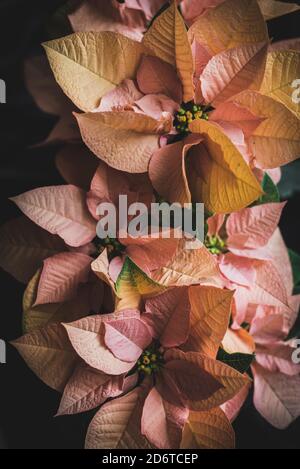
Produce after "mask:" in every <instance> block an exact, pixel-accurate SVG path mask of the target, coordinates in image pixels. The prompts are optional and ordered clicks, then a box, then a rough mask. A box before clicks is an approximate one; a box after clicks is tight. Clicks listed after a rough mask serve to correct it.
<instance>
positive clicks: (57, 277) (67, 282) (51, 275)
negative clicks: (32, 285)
mask: <svg viewBox="0 0 300 469" xmlns="http://www.w3.org/2000/svg"><path fill="white" fill-rule="evenodd" d="M92 260H93V259H92V258H91V257H89V256H86V255H85V254H80V253H75V252H74V253H71V252H63V253H60V254H56V255H55V256H52V257H49V258H48V259H46V260H45V261H44V267H43V270H42V274H41V278H40V282H39V286H38V291H37V297H36V301H35V305H38V304H45V303H60V302H64V301H68V300H71V299H72V298H73V297H74V296H75V295H76V293H77V290H78V287H79V285H80V284H81V283H86V282H87V281H88V277H89V273H90V271H91V262H92Z"/></svg>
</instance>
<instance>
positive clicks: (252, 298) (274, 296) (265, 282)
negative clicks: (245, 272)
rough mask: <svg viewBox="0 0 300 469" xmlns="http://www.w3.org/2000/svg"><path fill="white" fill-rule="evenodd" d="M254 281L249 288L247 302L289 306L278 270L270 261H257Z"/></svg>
mask: <svg viewBox="0 0 300 469" xmlns="http://www.w3.org/2000/svg"><path fill="white" fill-rule="evenodd" d="M255 268H256V283H255V286H254V287H252V288H251V289H250V290H249V302H250V303H254V304H263V305H269V306H280V307H282V306H283V307H289V305H288V295H287V291H286V288H285V285H284V282H283V280H282V278H281V275H280V274H279V273H278V270H277V269H276V267H275V266H274V264H273V262H271V261H257V263H256V267H255Z"/></svg>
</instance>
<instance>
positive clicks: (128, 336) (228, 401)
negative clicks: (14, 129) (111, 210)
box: [0, 0, 300, 449]
mask: <svg viewBox="0 0 300 469" xmlns="http://www.w3.org/2000/svg"><path fill="white" fill-rule="evenodd" d="M164 3H165V2H164V1H160V0H157V1H153V0H151V1H148V0H139V1H137V0H126V1H125V3H122V4H119V3H118V2H117V1H115V0H112V1H110V2H98V1H97V0H95V1H89V2H81V4H80V5H79V6H77V9H76V10H74V11H73V12H72V13H70V15H69V19H70V22H71V24H72V27H73V29H74V31H75V32H74V34H72V35H70V36H67V37H65V38H62V39H57V40H54V41H50V42H47V43H45V44H44V47H45V50H46V53H47V56H48V59H49V62H50V65H51V67H52V70H53V73H54V76H55V78H56V81H57V82H58V84H59V85H60V87H61V88H62V90H63V91H64V93H65V94H66V95H67V96H68V98H69V99H70V100H72V101H73V103H74V105H73V104H71V102H70V101H68V100H67V99H65V98H64V97H62V96H61V95H59V97H60V99H59V100H58V101H55V99H54V100H51V101H53V102H55V104H56V108H55V109H53V108H52V107H51V103H50V101H48V100H47V99H45V93H44V91H43V88H41V87H40V88H39V91H38V92H37V90H36V88H34V87H32V90H31V91H32V93H33V94H34V95H35V96H36V97H37V99H38V102H39V105H40V106H41V107H42V108H43V109H44V110H45V111H46V112H51V113H53V114H58V115H60V116H61V119H60V121H59V123H58V126H57V127H56V129H55V131H54V132H53V133H52V135H51V136H50V140H57V139H58V140H62V141H64V142H66V143H67V145H66V146H65V147H64V148H63V149H62V150H61V152H60V153H59V155H58V157H57V166H58V168H59V170H60V172H61V174H62V175H63V177H64V178H65V180H66V182H67V183H68V185H64V186H50V187H46V188H39V189H35V190H33V191H29V192H27V193H25V194H23V195H18V196H16V197H13V198H12V200H13V201H14V202H15V203H16V204H17V206H18V207H19V208H20V209H21V210H22V212H23V213H24V214H25V215H26V217H27V218H21V219H19V220H16V221H12V222H9V223H8V224H7V225H6V226H4V227H3V228H2V229H1V233H0V238H1V265H2V267H3V268H4V269H6V270H7V271H8V272H10V273H12V274H13V275H14V276H15V277H16V278H17V279H18V280H20V281H23V282H25V283H27V282H28V281H29V280H30V281H29V283H28V285H27V288H26V290H25V294H24V302H23V309H24V317H23V329H24V335H23V336H22V337H20V338H19V339H17V340H16V341H14V345H15V347H16V348H17V349H18V350H19V352H20V354H21V355H22V356H23V358H24V360H25V361H26V362H27V363H28V365H29V366H30V367H31V368H32V370H33V371H34V372H35V373H36V374H37V376H39V378H40V379H41V380H43V381H44V382H45V383H46V384H47V385H49V386H50V387H52V388H54V389H56V390H58V391H61V392H62V399H61V402H60V406H59V409H58V413H57V414H58V415H65V414H74V413H80V412H85V411H88V410H91V409H95V408H99V410H98V411H97V413H96V414H95V416H94V418H93V420H92V421H91V423H90V426H89V429H88V433H87V437H86V447H87V448H109V449H111V448H123V449H124V448H139V449H140V448H150V447H157V448H165V449H167V448H180V447H181V448H232V447H234V433H233V430H232V427H231V424H230V422H231V421H232V420H234V419H235V418H236V417H237V415H238V413H239V410H240V409H241V407H242V405H243V403H244V401H245V399H246V398H247V396H248V393H249V389H250V388H251V385H252V381H251V379H250V378H249V375H248V373H247V372H248V370H249V367H250V365H251V369H252V375H253V381H254V404H255V406H256V408H257V410H258V411H259V412H260V413H261V414H262V415H263V417H265V418H266V419H267V420H268V421H269V422H270V423H271V424H272V425H274V426H275V427H277V428H285V427H286V426H288V425H289V424H290V423H291V422H292V421H293V420H294V419H295V418H297V417H298V416H299V415H300V395H299V371H300V370H299V365H296V364H294V363H293V362H292V360H291V356H292V352H293V350H294V349H293V343H292V341H290V340H289V339H290V338H289V334H290V331H291V329H292V327H293V325H294V323H295V321H296V318H297V313H298V309H299V297H298V295H293V287H294V282H293V272H292V266H291V263H290V259H289V255H288V251H287V249H286V246H285V244H284V241H283V239H282V237H281V234H280V232H279V229H278V223H279V219H280V216H281V213H282V210H283V209H284V205H285V204H284V203H280V201H279V198H278V192H277V191H276V187H275V184H276V183H277V182H278V180H279V179H280V170H279V169H278V168H279V167H280V166H282V165H284V164H287V163H289V162H291V161H293V160H294V159H296V158H297V157H298V156H299V150H300V128H299V105H298V104H297V103H295V102H293V100H292V93H293V91H294V88H293V81H294V80H295V79H296V78H298V75H297V74H298V71H299V44H298V42H297V41H295V42H293V43H290V42H289V43H285V42H284V43H282V44H278V45H276V44H273V45H270V41H269V38H268V33H267V27H266V23H265V20H264V18H265V19H270V18H272V17H276V16H278V15H280V14H285V13H288V12H290V11H294V10H296V9H297V8H296V6H295V5H291V4H286V3H285V4H282V2H277V1H273V0H266V1H262V0H261V1H257V0H247V1H246V0H207V1H203V2H199V1H194V0H182V1H181V2H175V1H174V2H169V3H170V5H167V8H163V9H162V10H161V11H160V13H159V14H158V15H157V16H156V17H155V19H154V20H153V21H152V23H151V26H150V27H148V25H149V21H150V20H152V19H153V17H154V15H156V14H157V13H158V11H159V10H160V8H161V7H162V6H163V5H164ZM104 4H105V5H104ZM178 4H180V11H181V13H180V11H179V10H178V8H177V7H178ZM186 25H188V28H187V26H186ZM91 31H93V32H91ZM32 65H33V64H32V63H31V68H29V70H27V72H28V73H34V74H35V76H36V77H39V79H40V83H41V77H43V73H41V72H42V70H41V68H40V65H37V66H36V64H34V65H35V67H33V68H32ZM28 66H29V67H30V64H29V65H28ZM42 82H43V83H45V82H44V78H42ZM40 86H41V85H40ZM51 87H52V89H55V88H54V84H53V82H51ZM41 91H42V95H41V93H40V92H41ZM55 93H56V91H55ZM41 96H42V97H43V99H41ZM54 96H56V95H54ZM71 110H74V111H76V113H75V117H76V120H77V122H78V125H79V129H80V132H81V136H82V139H83V141H84V142H85V144H86V145H87V146H88V147H89V149H90V150H91V152H92V153H91V152H90V151H88V150H87V149H86V148H85V147H83V145H82V144H81V143H78V142H77V143H74V139H76V138H78V137H79V134H78V132H76V130H75V131H74V128H73V127H71V126H70V122H71V121H70V115H71ZM187 110H188V112H189V114H187ZM80 111H84V112H83V113H82V112H80ZM178 116H179V117H180V118H182V117H185V119H186V120H182V119H181V120H180V119H179V117H178ZM180 122H182V123H183V124H182V125H183V127H182V128H181V127H180V125H178V123H180ZM184 123H185V124H184ZM73 124H74V120H73ZM70 142H71V143H70ZM99 159H100V161H99ZM272 178H273V180H274V181H273V180H272ZM120 194H125V195H127V197H128V199H129V200H130V201H134V202H138V201H140V202H143V203H145V204H146V206H148V205H149V204H150V203H151V202H152V201H154V200H155V197H157V196H159V197H160V198H163V199H164V200H166V201H167V202H169V203H173V202H177V203H181V204H184V203H192V202H204V204H205V207H206V209H207V211H208V212H210V213H209V216H208V217H207V233H206V237H205V240H204V243H203V244H202V243H200V245H199V247H198V249H194V250H188V249H186V242H185V241H184V240H182V239H180V240H179V239H177V238H176V237H172V236H171V237H170V238H169V239H166V238H164V237H161V236H158V237H156V238H155V239H151V238H149V237H146V236H140V237H130V236H126V237H125V238H124V237H123V236H121V233H118V236H117V238H116V239H108V240H106V241H105V242H104V241H103V240H102V242H100V241H99V239H97V237H96V226H97V222H98V221H99V215H98V214H97V206H98V205H99V204H100V203H101V202H110V203H112V204H114V205H115V207H116V208H118V207H117V205H118V195H120ZM29 219H30V220H31V221H30V220H29ZM171 232H172V230H170V234H171ZM254 353H255V356H254Z"/></svg>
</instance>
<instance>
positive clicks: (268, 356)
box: [256, 343, 300, 376]
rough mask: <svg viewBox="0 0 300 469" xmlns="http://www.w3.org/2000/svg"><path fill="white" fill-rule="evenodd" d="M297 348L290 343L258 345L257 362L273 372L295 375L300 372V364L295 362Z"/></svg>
mask: <svg viewBox="0 0 300 469" xmlns="http://www.w3.org/2000/svg"><path fill="white" fill-rule="evenodd" d="M294 351H295V348H293V347H291V346H290V345H289V344H283V343H282V344H275V345H265V346H264V347H263V346H260V347H258V349H257V353H256V362H257V363H258V364H259V365H261V366H262V367H263V368H265V369H266V370H268V371H270V372H272V373H284V374H285V375H289V376H295V375H299V374H300V364H299V363H298V364H296V363H293V361H292V355H293V352H294Z"/></svg>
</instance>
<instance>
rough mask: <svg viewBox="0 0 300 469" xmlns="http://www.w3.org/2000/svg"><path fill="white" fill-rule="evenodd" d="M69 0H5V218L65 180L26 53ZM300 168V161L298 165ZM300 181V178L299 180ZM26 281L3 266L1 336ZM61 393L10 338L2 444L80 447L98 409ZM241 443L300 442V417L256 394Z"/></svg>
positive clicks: (7, 335) (2, 373) (12, 326)
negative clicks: (64, 411) (23, 198)
mask: <svg viewBox="0 0 300 469" xmlns="http://www.w3.org/2000/svg"><path fill="white" fill-rule="evenodd" d="M104 1H106V0H104ZM62 3H64V2H63V1H62V0H24V1H21V0H4V1H3V0H2V1H0V28H1V29H0V79H4V80H5V82H6V85H7V104H0V198H1V201H0V207H1V213H0V224H2V223H3V222H5V221H6V220H9V219H11V218H13V217H15V216H16V215H18V210H17V209H16V208H15V207H14V206H13V204H12V203H10V202H9V201H8V197H11V196H14V195H17V194H20V193H22V192H24V191H26V190H30V189H33V188H34V187H40V186H44V185H51V184H60V183H62V182H63V181H62V180H61V178H60V176H59V174H58V173H57V171H56V169H55V166H54V155H55V154H56V152H57V146H51V147H48V148H45V147H43V148H33V147H32V145H34V144H35V143H37V142H39V141H41V140H42V139H43V138H45V137H46V136H47V135H48V133H49V131H50V129H51V128H52V126H53V125H54V123H55V119H54V118H53V117H52V116H47V115H45V114H43V113H42V112H40V111H39V110H38V109H37V107H36V106H35V105H34V103H33V101H32V99H31V97H30V96H29V94H28V92H27V91H26V89H25V86H24V79H23V61H24V58H25V57H28V56H30V55H33V54H36V53H42V50H41V48H40V43H41V42H42V41H43V40H46V39H48V37H47V35H46V33H45V25H46V23H47V21H48V19H49V17H50V15H51V14H52V13H53V12H54V11H55V10H56V8H57V7H58V6H59V5H60V4H62ZM298 3H300V2H298ZM299 24H300V15H299V14H298V13H296V14H293V15H289V16H285V17H283V18H280V19H276V20H273V21H272V22H270V23H269V30H270V37H271V38H273V39H274V40H280V39H285V38H289V37H296V36H297V35H299ZM292 168H293V169H292V173H293V176H294V179H295V171H298V173H297V177H296V180H297V179H298V178H299V176H300V173H299V165H296V166H293V167H292ZM299 186H300V184H299ZM299 205H300V193H299V192H298V193H294V195H293V197H292V198H291V199H290V201H289V204H288V206H287V207H286V208H285V211H284V214H283V217H282V221H281V228H282V231H283V234H284V237H285V239H286V241H287V244H288V246H289V247H290V248H292V249H294V250H295V251H298V252H300V243H299V230H298V226H299V221H298V219H299ZM23 289H24V286H23V285H21V284H19V283H18V282H17V281H15V280H14V279H12V278H11V277H10V276H9V275H8V274H6V273H5V272H3V271H2V270H0V293H1V297H0V337H1V338H3V339H4V340H6V341H9V340H12V339H15V338H16V337H18V336H20V335H21V314H22V310H21V299H22V293H23ZM58 403H59V394H58V393H56V392H55V391H52V390H51V389H50V388H48V387H47V386H46V385H44V384H43V383H42V382H41V381H39V380H38V378H36V377H35V375H34V374H33V373H32V372H31V371H30V370H29V369H28V368H27V366H26V365H25V363H24V362H23V361H22V359H21V358H20V357H19V355H18V354H17V352H16V351H15V350H14V349H13V348H12V347H11V346H8V351H7V364H6V365H1V364H0V448H11V449H14V448H17V449H21V448H43V449H46V448H51V449H54V448H81V447H82V446H83V442H84V435H85V432H86V427H87V425H88V422H89V420H90V419H91V417H92V413H90V414H84V415H80V416H72V417H59V418H53V415H54V414H55V413H56V410H57V407H58ZM234 427H235V430H236V436H237V447H238V448H274V449H278V448H300V419H298V421H296V422H295V423H294V424H292V425H291V426H290V427H289V428H288V429H287V430H285V431H277V430H275V429H274V428H272V427H271V426H270V425H269V424H268V423H267V422H265V421H264V420H263V418H262V417H261V416H260V415H259V414H258V413H257V412H256V411H255V409H254V408H253V405H252V403H251V396H250V398H249V400H248V402H247V404H246V405H245V407H244V409H243V410H242V412H241V414H240V416H239V417H238V419H237V421H236V422H235V424H234Z"/></svg>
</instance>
